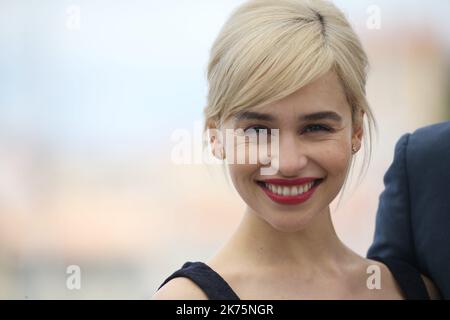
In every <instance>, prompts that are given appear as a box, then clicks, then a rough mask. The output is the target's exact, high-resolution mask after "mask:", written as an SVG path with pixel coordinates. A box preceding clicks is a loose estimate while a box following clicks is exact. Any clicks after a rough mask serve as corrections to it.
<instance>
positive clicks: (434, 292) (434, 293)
mask: <svg viewBox="0 0 450 320" xmlns="http://www.w3.org/2000/svg"><path fill="white" fill-rule="evenodd" d="M421 276H422V279H423V282H424V283H425V287H426V288H427V291H428V295H429V296H430V299H431V300H439V299H441V295H440V293H439V290H438V288H437V287H436V285H435V284H434V283H433V281H431V279H430V278H428V277H426V276H424V275H423V274H422V275H421Z"/></svg>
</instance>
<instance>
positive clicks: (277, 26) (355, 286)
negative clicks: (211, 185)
mask: <svg viewBox="0 0 450 320" xmlns="http://www.w3.org/2000/svg"><path fill="white" fill-rule="evenodd" d="M367 65H368V62H367V57H366V54H365V52H364V50H363V48H362V46H361V43H360V41H359V39H358V37H357V36H356V34H355V33H354V31H353V30H352V28H351V26H350V24H349V23H348V21H347V20H346V18H345V16H344V15H343V14H342V12H341V11H340V10H339V9H337V8H336V7H335V6H334V5H333V4H331V3H329V2H327V1H322V0H316V1H307V0H252V1H247V2H245V3H244V4H243V5H241V6H240V7H239V8H237V9H236V10H235V11H234V12H233V14H232V15H231V17H230V18H229V20H228V21H227V22H226V24H225V26H224V27H223V29H222V30H221V32H220V34H219V36H218V38H217V40H216V41H215V43H214V45H213V47H212V50H211V58H210V62H209V67H208V81H209V92H208V104H207V106H206V108H205V110H204V113H205V130H210V132H211V134H210V143H211V146H212V151H213V154H214V155H215V156H216V157H217V158H220V159H224V160H226V167H227V169H228V172H229V175H230V177H231V180H232V182H233V185H234V187H235V188H236V190H237V192H238V193H239V195H240V196H241V198H242V199H243V200H244V202H245V204H246V205H247V206H246V210H245V212H244V214H243V218H242V221H241V223H240V225H239V227H238V228H237V230H236V231H235V232H234V234H233V235H232V236H231V237H230V239H229V240H228V242H227V243H226V244H225V245H224V247H223V248H221V250H220V251H219V252H217V253H216V254H215V255H214V256H212V257H211V258H210V259H209V260H208V261H207V262H206V263H204V262H186V263H185V264H184V265H183V266H182V268H181V269H179V270H177V271H175V272H174V273H173V274H172V275H171V276H169V277H168V278H167V279H166V280H165V281H164V282H163V283H162V285H161V286H160V287H159V290H158V291H157V292H156V294H155V296H154V298H155V299H189V298H193V299H205V298H209V299H315V298H321V299H401V298H415V297H424V296H425V297H426V296H427V292H426V289H425V286H424V284H423V282H422V280H421V277H420V274H419V273H417V272H415V271H414V270H413V269H410V268H403V269H402V268H401V265H400V267H399V266H398V265H397V264H394V266H395V268H394V267H392V264H387V263H382V262H380V261H374V260H368V259H365V258H363V257H361V256H359V255H357V254H356V253H354V252H353V251H352V250H350V249H349V248H347V247H346V246H345V245H344V244H343V243H342V242H341V241H340V240H339V238H338V237H337V235H336V232H335V230H334V227H333V224H332V220H331V212H330V203H331V202H332V201H333V199H334V198H335V197H336V196H337V195H338V193H339V192H340V191H341V190H342V188H343V186H344V184H345V181H346V179H347V177H348V174H349V171H350V168H351V164H352V162H353V160H354V156H355V155H356V153H357V152H358V151H359V150H360V148H361V144H362V141H363V139H367V141H368V148H365V150H368V151H369V153H370V132H371V130H372V128H373V126H374V124H375V121H374V118H373V116H372V112H371V110H370V107H369V105H368V103H367V100H366V94H365V85H366V73H367ZM364 124H366V128H365V125H364ZM275 130H278V131H277V132H278V134H277V135H273V134H272V131H275ZM230 131H231V132H234V133H235V134H233V135H227V134H225V132H230ZM239 132H243V133H244V134H245V135H254V134H255V133H257V135H258V139H256V140H255V139H243V140H242V139H240V140H239V139H238V138H239V135H240V134H239ZM261 133H263V134H264V133H266V134H267V133H270V139H268V140H266V139H260V138H261ZM223 137H226V138H223ZM275 138H276V139H275ZM274 143H276V148H270V152H269V153H268V154H260V153H259V154H258V159H257V161H256V163H253V162H250V161H245V162H244V163H240V162H238V163H236V162H235V161H233V160H234V157H233V158H232V159H233V160H230V157H229V155H230V154H236V153H240V152H242V151H244V152H245V156H244V158H245V160H249V159H248V157H246V156H247V155H248V154H249V151H250V150H252V149H254V148H255V147H259V145H260V144H270V145H271V146H272V144H274ZM366 162H367V161H366ZM273 163H276V164H277V166H276V171H275V172H274V173H273V174H270V175H267V174H262V171H261V168H263V167H265V166H267V165H271V164H273ZM211 214H214V212H211ZM374 267H375V268H376V269H377V270H379V276H380V277H381V287H380V288H376V289H373V288H372V287H370V286H368V285H367V283H368V282H367V278H368V274H367V270H369V269H373V268H374ZM399 270H400V271H399ZM394 271H395V272H394ZM399 274H400V276H399ZM405 279H406V281H405ZM414 281H415V282H414ZM411 283H416V284H417V286H416V287H414V286H411V285H410V284H411Z"/></svg>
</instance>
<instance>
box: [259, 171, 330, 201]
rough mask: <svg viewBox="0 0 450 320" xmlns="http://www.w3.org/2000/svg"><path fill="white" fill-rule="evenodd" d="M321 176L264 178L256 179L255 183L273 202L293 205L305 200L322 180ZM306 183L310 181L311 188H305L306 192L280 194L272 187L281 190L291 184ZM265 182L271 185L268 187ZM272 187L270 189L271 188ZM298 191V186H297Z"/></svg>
mask: <svg viewBox="0 0 450 320" xmlns="http://www.w3.org/2000/svg"><path fill="white" fill-rule="evenodd" d="M322 180H323V179H322V178H313V177H306V178H299V179H266V180H263V181H257V184H258V185H259V186H260V187H261V189H262V190H263V191H264V193H265V194H266V195H267V196H268V197H269V198H270V199H271V200H272V201H274V202H276V203H279V204H284V205H295V204H300V203H303V202H305V201H307V200H308V199H309V198H311V196H312V195H313V194H314V192H315V191H316V189H317V187H318V186H319V184H320V183H321V182H322ZM308 183H312V185H311V188H309V189H307V190H306V192H303V193H298V194H295V195H282V194H280V192H274V191H275V190H274V188H277V191H278V190H281V189H280V188H278V187H277V186H280V187H281V188H284V187H291V186H303V187H305V185H307V184H308ZM267 184H270V185H272V186H271V187H269V186H268V185H267ZM271 189H272V190H271ZM297 191H298V188H297Z"/></svg>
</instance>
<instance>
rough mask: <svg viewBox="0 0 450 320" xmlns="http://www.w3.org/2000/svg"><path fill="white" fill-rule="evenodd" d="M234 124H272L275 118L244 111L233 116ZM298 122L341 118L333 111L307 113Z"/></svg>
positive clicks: (337, 120) (340, 119)
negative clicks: (251, 122)
mask: <svg viewBox="0 0 450 320" xmlns="http://www.w3.org/2000/svg"><path fill="white" fill-rule="evenodd" d="M235 119H236V122H239V121H242V120H260V121H268V122H273V121H275V120H276V117H274V116H272V115H270V114H266V113H259V112H254V111H244V112H240V113H238V114H237V115H236V116H235ZM298 120H299V121H319V120H332V121H335V122H342V117H341V116H340V115H339V114H337V113H336V112H334V111H320V112H314V113H308V114H304V115H300V116H299V117H298Z"/></svg>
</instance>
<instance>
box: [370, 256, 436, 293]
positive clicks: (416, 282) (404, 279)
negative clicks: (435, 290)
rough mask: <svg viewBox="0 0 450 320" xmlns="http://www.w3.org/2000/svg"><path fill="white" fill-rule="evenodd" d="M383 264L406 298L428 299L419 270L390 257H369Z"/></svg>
mask: <svg viewBox="0 0 450 320" xmlns="http://www.w3.org/2000/svg"><path fill="white" fill-rule="evenodd" d="M369 258H370V259H373V260H376V261H379V262H381V263H383V264H385V265H386V266H387V267H388V269H389V270H390V271H391V273H392V275H393V276H394V278H395V280H396V281H397V284H398V285H399V287H400V289H401V290H402V291H403V294H404V296H405V299H406V300H430V296H429V294H428V290H427V287H426V286H425V283H424V281H423V279H422V277H421V275H420V272H419V271H418V270H417V269H415V268H414V267H413V266H411V265H410V264H408V263H406V262H404V261H402V260H397V259H392V258H380V257H369Z"/></svg>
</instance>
